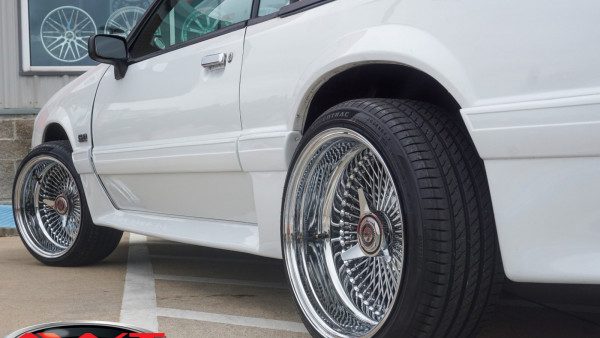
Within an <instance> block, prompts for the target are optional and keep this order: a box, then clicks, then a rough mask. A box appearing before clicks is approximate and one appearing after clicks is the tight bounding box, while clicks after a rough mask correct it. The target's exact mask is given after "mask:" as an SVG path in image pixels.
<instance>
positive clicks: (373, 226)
mask: <svg viewBox="0 0 600 338" xmlns="http://www.w3.org/2000/svg"><path fill="white" fill-rule="evenodd" d="M356 233H357V235H358V236H357V237H358V244H359V245H360V248H361V249H362V251H363V252H364V253H365V254H366V255H368V256H376V255H377V254H378V253H379V250H380V249H381V243H382V239H383V227H382V226H381V221H380V220H379V218H378V217H377V216H375V215H367V216H364V217H363V218H362V219H361V220H360V222H359V223H358V230H357V232H356Z"/></svg>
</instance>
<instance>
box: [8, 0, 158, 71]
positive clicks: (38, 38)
mask: <svg viewBox="0 0 600 338" xmlns="http://www.w3.org/2000/svg"><path fill="white" fill-rule="evenodd" d="M0 1H2V0H0ZM151 3H152V0H105V1H89V0H60V1H56V0H55V1H48V0H20V6H21V13H22V14H23V15H22V16H21V17H20V19H21V38H22V41H23V44H22V47H23V50H22V59H23V60H22V65H23V71H25V72H31V73H35V72H36V71H43V72H48V71H52V72H59V73H67V72H79V71H84V70H86V69H89V68H90V67H91V66H94V65H96V64H97V63H96V62H95V61H93V60H91V59H90V58H89V57H88V51H87V43H88V39H89V37H90V36H92V35H94V34H99V33H104V34H117V35H121V36H127V35H128V34H129V33H130V32H131V30H132V29H133V27H134V26H135V25H136V23H137V22H138V20H139V19H140V18H141V17H142V16H143V15H144V13H145V11H146V9H147V8H148V7H149V6H150V4H151Z"/></svg>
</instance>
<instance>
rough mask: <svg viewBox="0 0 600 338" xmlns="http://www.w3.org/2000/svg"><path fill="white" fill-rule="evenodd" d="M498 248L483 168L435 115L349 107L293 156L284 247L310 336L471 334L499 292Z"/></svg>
mask: <svg viewBox="0 0 600 338" xmlns="http://www.w3.org/2000/svg"><path fill="white" fill-rule="evenodd" d="M496 243H497V240H496V233H495V226H494V220H493V212H492V207H491V202H490V196H489V191H488V187H487V179H486V177H485V173H484V170H483V164H482V161H481V159H479V157H478V156H477V154H476V152H475V149H474V147H473V145H472V143H471V142H470V140H469V139H468V138H467V136H466V133H465V131H464V130H463V128H462V126H461V125H460V124H459V123H458V121H454V120H452V119H451V118H449V117H448V114H447V112H445V111H443V110H441V109H440V108H437V107H435V106H433V105H430V104H427V103H423V102H416V101H409V100H388V99H363V100H355V101H349V102H346V103H343V104H340V105H338V106H336V107H333V108H332V109H330V110H329V111H327V112H326V113H324V114H323V115H322V116H321V117H319V119H317V121H315V122H314V123H313V125H312V126H311V127H310V129H309V131H308V132H307V133H306V135H305V137H304V138H303V140H302V142H301V143H300V145H299V147H298V150H297V151H296V154H295V155H294V158H293V160H292V166H291V169H290V171H289V174H288V178H287V183H286V192H285V194H284V202H283V213H282V248H283V257H284V261H285V265H286V272H287V276H288V280H289V282H290V285H291V288H292V290H293V293H294V296H295V300H296V304H297V306H298V308H299V312H300V314H301V316H302V318H303V320H304V323H305V324H306V325H307V327H308V328H309V331H310V332H311V333H312V334H313V335H320V336H326V337H329V336H335V337H357V336H361V337H362V336H390V337H409V336H415V337H469V336H473V335H475V334H476V332H477V329H478V328H479V326H480V323H481V322H482V319H483V317H484V314H485V313H486V312H487V311H488V310H489V308H490V307H491V304H492V303H493V299H494V297H495V295H496V294H497V293H498V291H499V281H501V276H502V271H501V263H500V258H499V254H498V249H497V244H496Z"/></svg>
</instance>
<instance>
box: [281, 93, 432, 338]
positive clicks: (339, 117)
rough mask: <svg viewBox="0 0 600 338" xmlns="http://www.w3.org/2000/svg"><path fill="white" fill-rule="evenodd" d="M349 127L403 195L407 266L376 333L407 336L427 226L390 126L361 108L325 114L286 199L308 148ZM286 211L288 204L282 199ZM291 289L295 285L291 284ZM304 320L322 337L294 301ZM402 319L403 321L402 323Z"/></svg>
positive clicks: (302, 144) (416, 303) (316, 124)
mask: <svg viewBox="0 0 600 338" xmlns="http://www.w3.org/2000/svg"><path fill="white" fill-rule="evenodd" d="M340 127H341V128H347V129H350V130H352V131H355V132H357V133H359V134H360V135H362V136H363V137H365V138H366V139H367V140H368V141H369V142H371V144H372V145H373V146H374V147H375V148H376V149H377V151H378V152H379V154H380V155H381V156H382V158H383V159H384V161H385V164H386V165H387V167H388V169H389V170H390V172H391V174H392V176H393V181H394V184H395V185H396V189H397V191H398V194H399V196H400V200H401V206H402V217H403V220H404V236H405V238H406V240H405V243H404V266H403V275H402V280H401V286H400V290H399V294H398V297H397V299H396V303H395V304H394V306H393V308H392V311H391V312H390V314H389V316H388V318H387V321H386V323H384V325H383V326H382V327H381V329H380V330H379V331H378V332H377V333H376V334H375V336H378V337H387V336H404V335H407V334H408V332H409V330H410V327H409V325H410V323H411V322H412V318H413V316H414V314H415V313H416V312H417V309H418V306H419V301H418V299H419V297H418V296H419V293H420V292H419V290H420V289H421V287H420V286H421V285H422V284H423V271H422V269H423V267H424V253H423V247H424V243H423V226H422V217H421V205H420V199H419V190H418V187H417V178H416V176H415V173H414V170H413V169H412V167H411V165H410V161H409V160H408V155H407V154H406V150H405V149H404V147H402V145H401V144H400V142H399V141H398V139H397V138H396V137H395V136H394V134H393V133H392V131H391V130H390V128H389V127H388V126H386V125H385V123H384V122H383V121H381V120H380V119H379V118H377V117H376V116H374V115H372V114H369V113H366V112H364V111H362V110H361V109H357V108H348V107H345V106H343V105H340V106H336V107H333V108H331V109H329V110H328V111H327V112H325V113H324V114H323V115H321V116H320V117H319V118H318V119H317V120H316V121H315V122H314V123H313V124H312V125H311V127H310V128H309V130H308V131H307V132H306V134H305V135H304V137H303V138H302V140H301V141H300V143H299V145H298V147H297V149H296V151H295V153H294V156H293V157H292V161H291V164H290V169H289V170H288V174H287V178H286V185H285V189H284V194H283V196H287V189H288V185H289V182H290V180H291V173H292V171H293V168H294V166H295V165H296V162H297V160H298V158H299V156H300V154H301V153H302V151H303V150H304V148H305V147H306V145H307V144H308V143H309V142H310V140H312V139H313V138H314V137H315V136H316V135H318V134H319V133H321V132H323V131H325V130H328V129H332V128H340ZM282 200H283V202H282V209H281V210H282V211H283V210H284V208H283V207H284V205H285V203H286V201H285V198H283V199H282ZM284 217H285V215H284V214H283V212H282V215H281V241H282V257H283V258H284V264H285V273H286V277H287V281H288V284H289V283H290V276H289V269H288V268H287V262H286V259H285V250H284V247H285V246H284V231H283V224H284V222H283V220H284ZM289 286H290V287H291V285H289ZM294 301H295V303H296V307H297V309H298V310H299V311H298V312H299V313H300V314H301V316H302V320H303V322H304V323H305V325H306V326H307V327H308V328H309V332H310V333H311V334H312V335H313V336H319V334H318V333H317V331H316V330H315V329H314V328H313V327H312V326H311V324H310V322H309V320H308V319H307V318H306V316H305V315H304V313H303V311H302V309H301V307H300V305H299V304H298V302H297V301H296V299H294ZM398 319H402V320H398Z"/></svg>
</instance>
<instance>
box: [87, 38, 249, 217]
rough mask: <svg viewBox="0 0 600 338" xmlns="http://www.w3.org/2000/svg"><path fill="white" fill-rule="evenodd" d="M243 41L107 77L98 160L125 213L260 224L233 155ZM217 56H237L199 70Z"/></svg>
mask: <svg viewBox="0 0 600 338" xmlns="http://www.w3.org/2000/svg"><path fill="white" fill-rule="evenodd" d="M243 43H244V30H236V31H233V32H230V33H227V34H224V35H221V36H218V37H215V38H213V39H210V40H208V41H203V42H199V43H196V44H191V45H189V46H186V47H184V48H179V49H177V50H174V51H171V52H169V53H163V54H161V55H157V56H154V57H151V58H148V59H146V60H144V61H141V62H138V63H135V64H133V65H131V66H130V67H129V69H128V71H127V76H125V78H123V79H121V80H116V79H115V78H114V77H113V76H112V74H108V73H107V75H106V76H105V77H104V78H103V79H102V81H101V83H100V86H99V88H98V95H97V98H96V103H95V105H94V119H93V122H92V125H93V131H94V149H93V159H94V165H95V167H96V171H97V173H98V174H99V175H100V179H101V180H102V182H103V183H104V186H105V188H106V190H107V191H108V194H109V195H110V196H111V198H112V200H113V202H114V203H115V205H116V206H117V207H118V208H119V209H121V210H128V211H143V212H154V213H157V214H164V215H173V216H184V217H200V218H207V219H217V220H229V221H234V222H246V223H256V216H255V212H254V200H253V196H252V184H251V179H250V176H249V175H248V174H246V173H243V172H242V170H241V166H240V162H239V159H238V153H237V140H238V138H239V136H240V134H241V125H240V117H239V94H238V92H239V84H238V82H239V77H240V69H241V65H242V52H243V50H242V49H243ZM220 53H225V54H230V53H231V55H232V56H233V59H232V61H231V62H229V63H228V64H227V65H226V67H225V68H219V69H209V68H205V67H203V66H202V64H201V62H202V58H203V57H204V56H207V55H212V54H220Z"/></svg>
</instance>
